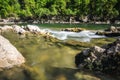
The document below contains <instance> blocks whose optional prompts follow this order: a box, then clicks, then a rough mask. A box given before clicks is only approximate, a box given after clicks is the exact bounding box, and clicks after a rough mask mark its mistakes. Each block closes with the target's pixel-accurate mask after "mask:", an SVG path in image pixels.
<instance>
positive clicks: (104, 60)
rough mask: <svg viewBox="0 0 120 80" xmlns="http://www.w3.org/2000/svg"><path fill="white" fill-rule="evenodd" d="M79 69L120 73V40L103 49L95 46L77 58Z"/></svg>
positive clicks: (76, 62)
mask: <svg viewBox="0 0 120 80" xmlns="http://www.w3.org/2000/svg"><path fill="white" fill-rule="evenodd" d="M75 64H76V66H77V67H78V68H86V69H90V70H97V71H102V72H113V71H116V72H117V73H120V39H117V40H116V41H115V42H113V43H110V44H107V45H104V46H102V47H98V46H94V47H92V48H89V49H86V50H83V51H82V52H80V53H79V54H77V55H76V56H75Z"/></svg>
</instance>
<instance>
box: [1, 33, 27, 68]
mask: <svg viewBox="0 0 120 80" xmlns="http://www.w3.org/2000/svg"><path fill="white" fill-rule="evenodd" d="M24 62H25V59H24V57H23V56H22V55H21V53H20V52H18V50H17V49H16V48H15V47H14V46H13V45H12V44H11V43H10V42H9V41H8V40H7V39H5V38H4V37H2V36H1V35H0V68H3V69H6V68H12V67H13V66H20V65H21V64H22V63H24Z"/></svg>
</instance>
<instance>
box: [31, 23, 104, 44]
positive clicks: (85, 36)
mask: <svg viewBox="0 0 120 80" xmlns="http://www.w3.org/2000/svg"><path fill="white" fill-rule="evenodd" d="M31 26H32V25H31ZM39 31H42V32H49V33H50V34H51V36H53V37H56V38H57V39H60V40H67V39H72V40H76V41H82V42H89V41H90V40H91V39H92V38H103V37H104V36H98V35H95V33H94V32H91V31H88V30H86V31H81V32H66V31H55V30H51V29H42V28H39Z"/></svg>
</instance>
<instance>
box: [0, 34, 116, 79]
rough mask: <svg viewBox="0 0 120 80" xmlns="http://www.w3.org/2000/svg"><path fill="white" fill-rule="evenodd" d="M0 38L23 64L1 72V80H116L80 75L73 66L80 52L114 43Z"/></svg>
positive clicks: (34, 37) (32, 36)
mask: <svg viewBox="0 0 120 80" xmlns="http://www.w3.org/2000/svg"><path fill="white" fill-rule="evenodd" d="M2 35H3V36H4V37H6V38H7V39H9V40H10V42H11V43H12V44H13V45H14V46H16V48H17V49H18V50H19V51H20V52H21V53H22V55H23V56H24V57H25V58H26V63H25V65H23V67H22V68H13V69H10V70H5V71H4V72H0V80H115V79H114V78H112V77H110V76H106V75H102V74H99V75H98V74H94V73H92V72H89V71H80V70H78V69H76V67H75V64H74V57H75V55H76V54H77V53H79V52H80V51H81V50H83V49H85V48H88V47H91V46H94V45H99V46H101V45H103V44H107V43H110V42H113V41H114V40H115V39H113V38H103V39H92V40H91V42H79V41H74V40H68V41H61V40H56V39H46V38H44V37H42V36H36V35H32V34H31V35H28V36H26V37H25V38H21V37H20V36H19V35H17V34H16V33H13V32H5V33H3V34H2ZM16 73H17V74H16Z"/></svg>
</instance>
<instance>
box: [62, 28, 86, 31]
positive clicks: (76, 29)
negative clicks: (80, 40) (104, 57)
mask: <svg viewBox="0 0 120 80" xmlns="http://www.w3.org/2000/svg"><path fill="white" fill-rule="evenodd" d="M84 30H86V29H84V28H65V29H62V31H68V32H81V31H84Z"/></svg>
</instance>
